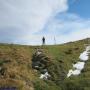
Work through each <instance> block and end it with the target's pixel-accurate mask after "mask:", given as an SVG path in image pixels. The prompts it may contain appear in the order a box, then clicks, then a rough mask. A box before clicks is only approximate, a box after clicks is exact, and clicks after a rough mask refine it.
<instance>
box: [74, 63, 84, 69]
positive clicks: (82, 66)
mask: <svg viewBox="0 0 90 90" xmlns="http://www.w3.org/2000/svg"><path fill="white" fill-rule="evenodd" d="M84 65H85V62H77V63H76V64H73V67H74V68H75V69H78V70H82V69H84Z"/></svg>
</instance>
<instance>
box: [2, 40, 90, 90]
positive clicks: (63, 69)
mask: <svg viewBox="0 0 90 90" xmlns="http://www.w3.org/2000/svg"><path fill="white" fill-rule="evenodd" d="M89 43H90V42H89V39H84V40H80V41H76V42H70V43H66V44H62V45H50V46H23V45H13V44H11V45H9V44H0V87H16V90H50V89H52V90H90V59H89V60H88V61H87V62H86V65H85V68H84V70H83V71H82V74H80V75H79V76H72V77H70V78H66V75H67V73H68V70H69V69H71V68H72V63H75V62H77V61H78V60H79V58H78V57H79V55H80V53H82V52H83V51H84V49H85V45H86V44H89ZM36 48H41V49H42V50H43V52H44V53H45V55H46V56H47V57H49V60H50V62H49V63H50V64H49V65H48V66H47V67H46V68H47V69H48V72H49V73H50V75H51V78H50V79H49V80H41V79H40V78H39V76H40V72H39V71H38V70H35V69H33V68H32V59H33V57H32V56H33V54H34V53H35V51H36Z"/></svg>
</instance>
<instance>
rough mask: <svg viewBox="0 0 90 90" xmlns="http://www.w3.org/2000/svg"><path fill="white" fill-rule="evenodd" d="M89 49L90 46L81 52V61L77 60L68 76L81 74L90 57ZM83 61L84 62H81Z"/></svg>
mask: <svg viewBox="0 0 90 90" xmlns="http://www.w3.org/2000/svg"><path fill="white" fill-rule="evenodd" d="M89 50H90V46H87V47H86V50H85V51H84V52H83V53H81V54H80V56H79V59H80V61H79V62H77V63H76V64H73V69H74V70H73V69H70V70H69V72H68V74H67V78H69V77H70V76H71V75H79V74H81V71H82V70H83V69H84V66H85V61H87V60H88V59H89V55H88V54H89V53H90V52H89ZM81 61H82V62H81Z"/></svg>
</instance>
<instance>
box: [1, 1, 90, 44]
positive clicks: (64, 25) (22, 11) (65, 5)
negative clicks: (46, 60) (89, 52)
mask: <svg viewBox="0 0 90 90" xmlns="http://www.w3.org/2000/svg"><path fill="white" fill-rule="evenodd" d="M89 9H90V0H0V43H16V44H26V45H40V44H42V43H41V39H42V37H43V36H45V38H46V44H54V37H55V39H56V43H57V44H60V43H65V42H70V41H75V40H80V39H84V38H88V37H90V10H89Z"/></svg>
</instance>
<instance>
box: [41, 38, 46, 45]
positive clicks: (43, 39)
mask: <svg viewBox="0 0 90 90" xmlns="http://www.w3.org/2000/svg"><path fill="white" fill-rule="evenodd" d="M42 45H45V37H43V38H42Z"/></svg>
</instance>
